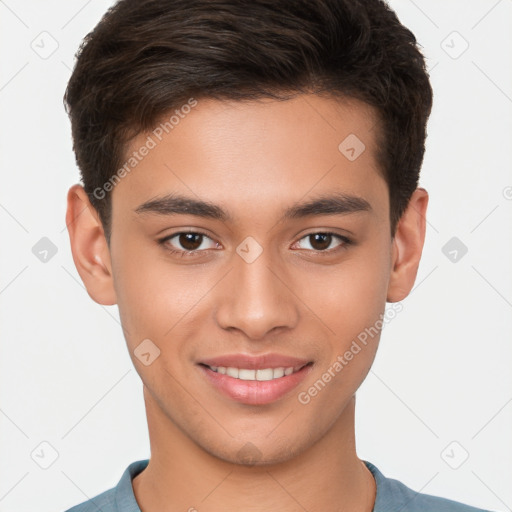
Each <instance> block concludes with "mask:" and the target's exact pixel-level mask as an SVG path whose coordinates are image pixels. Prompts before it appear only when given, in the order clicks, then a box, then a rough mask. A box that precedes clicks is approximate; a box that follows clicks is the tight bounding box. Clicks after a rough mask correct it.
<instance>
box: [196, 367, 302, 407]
mask: <svg viewBox="0 0 512 512" xmlns="http://www.w3.org/2000/svg"><path fill="white" fill-rule="evenodd" d="M311 367H312V365H311V364H308V365H306V366H304V367H302V368H301V369H300V370H299V371H298V372H295V373H292V374H291V375H285V376H283V377H279V378H278V379H273V380H241V379H235V378H233V377H229V376H228V375H226V374H222V373H217V372H214V371H213V370H211V369H210V368H208V367H206V366H203V365H199V368H200V369H201V371H202V372H203V374H204V375H205V376H206V378H207V379H208V380H209V381H210V382H211V383H212V384H213V385H214V386H215V388H216V389H218V390H219V391H220V392H221V393H223V394H224V395H227V396H228V397H229V398H231V399H233V400H236V401H237V402H241V403H243V404H249V405H264V404H269V403H272V402H275V401H277V400H279V399H280V398H282V397H283V396H285V395H286V394H287V393H289V392H290V391H291V390H292V389H294V388H295V387H297V386H298V385H299V384H300V383H301V382H302V381H303V380H304V379H305V377H306V375H307V374H308V373H309V372H310V371H311Z"/></svg>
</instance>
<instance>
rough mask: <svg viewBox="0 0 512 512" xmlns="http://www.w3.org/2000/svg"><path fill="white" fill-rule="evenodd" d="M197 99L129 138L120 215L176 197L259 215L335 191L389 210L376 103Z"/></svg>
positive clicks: (116, 194)
mask: <svg viewBox="0 0 512 512" xmlns="http://www.w3.org/2000/svg"><path fill="white" fill-rule="evenodd" d="M196 101H197V103H196V104H195V106H193V107H190V108H183V109H180V108H178V109H176V110H177V111H176V110H175V111H173V112H170V113H168V114H166V115H165V116H163V118H162V122H161V124H159V125H157V126H155V128H154V129H153V130H151V131H149V132H147V133H144V134H139V135H138V136H137V137H135V138H134V139H133V140H132V141H131V143H130V145H129V148H128V151H127V152H126V155H125V162H124V164H127V165H124V167H125V170H126V171H128V172H125V173H124V176H125V177H123V178H122V179H121V180H120V181H119V183H118V184H117V185H116V186H115V187H114V189H113V191H112V205H113V212H114V214H115V211H116V209H122V210H123V211H127V210H130V211H134V210H135V209H136V208H137V207H138V206H140V204H142V203H144V202H147V201H148V200H150V199H152V198H156V197H159V196H163V195H166V194H169V193H178V194H180V195H187V196H191V197H195V198H196V199H201V200H205V201H209V202H212V203H215V204H219V205H224V206H225V207H226V210H227V211H229V212H232V213H233V215H235V212H237V211H243V212H246V213H247V214H248V215H250V214H251V210H252V213H256V212H258V217H259V218H261V217H262V215H263V212H268V213H269V214H270V212H273V211H276V212H277V210H278V209H279V208H282V207H289V206H290V204H289V203H292V202H296V201H298V200H300V199H301V198H304V197H307V196H308V195H313V196H314V195H324V194H325V193H326V192H331V191H336V192H342V193H345V194H351V195H357V196H360V197H363V198H365V199H366V200H367V201H368V202H370V203H371V204H372V208H374V207H376V209H377V210H379V208H380V209H383V210H385V211H387V208H388V203H387V195H388V194H387V185H386V183H385V181H384V180H383V178H382V175H381V174H382V173H381V171H380V169H379V167H378V165H377V162H376V159H375V155H376V141H375V136H376V131H377V128H376V115H375V112H374V110H373V109H372V107H370V106H368V105H366V104H364V103H362V102H359V101H356V100H343V99H333V98H326V97H319V96H316V95H313V94H311V95H299V96H296V97H295V98H293V99H289V100H284V101H279V100H274V99H268V98H266V99H262V100H258V101H219V100H213V99H200V98H199V99H197V100H196ZM144 148H145V149H144ZM132 164H133V165H132ZM284 203H286V204H284Z"/></svg>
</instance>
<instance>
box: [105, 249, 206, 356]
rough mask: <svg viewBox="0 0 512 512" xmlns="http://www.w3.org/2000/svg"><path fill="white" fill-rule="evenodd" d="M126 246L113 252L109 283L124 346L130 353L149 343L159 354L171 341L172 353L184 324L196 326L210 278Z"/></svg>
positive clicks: (194, 268) (161, 256)
mask: <svg viewBox="0 0 512 512" xmlns="http://www.w3.org/2000/svg"><path fill="white" fill-rule="evenodd" d="M119 245H121V244H119ZM132 245H133V246H130V242H129V241H127V242H124V243H123V251H122V252H121V251H117V252H116V251H115V249H114V248H113V255H114V257H113V265H114V282H115V288H116V293H117V298H118V307H119V313H120V317H121V321H122V324H123V328H124V330H125V335H126V338H127V341H128V344H129V346H130V348H135V346H136V345H137V344H138V343H140V342H141V340H143V339H146V338H149V339H151V340H153V341H154V342H155V343H156V344H157V346H158V347H159V348H160V350H162V351H164V350H165V347H166V346H167V345H168V344H169V343H170V342H171V341H172V343H173V350H177V349H179V340H180V339H182V338H183V336H182V334H183V330H184V329H185V330H186V329H187V325H188V323H189V322H190V319H192V318H193V317H194V319H195V320H196V321H197V312H198V311H200V308H198V307H196V305H198V304H199V303H200V300H201V298H202V297H204V296H205V295H206V294H207V293H208V290H210V289H211V288H212V286H213V283H214V282H215V280H214V277H215V276H212V275H211V272H206V271H205V270H202V269H200V268H199V267H194V266H185V265H184V266H181V267H179V266H177V265H175V264H172V263H171V261H170V259H168V258H166V257H165V254H163V251H162V254H160V253H159V251H155V250H154V249H150V250H148V248H147V247H144V248H142V247H138V246H137V244H132ZM114 262H115V264H114ZM178 332H179V333H180V336H179V337H178V336H176V334H177V333H178Z"/></svg>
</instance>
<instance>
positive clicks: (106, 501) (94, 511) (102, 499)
mask: <svg viewBox="0 0 512 512" xmlns="http://www.w3.org/2000/svg"><path fill="white" fill-rule="evenodd" d="M115 493H116V488H115V487H113V488H112V489H109V490H108V491H105V492H102V493H101V494H98V496H95V497H94V498H91V499H90V500H87V501H84V502H83V503H80V504H79V505H75V506H74V507H72V508H70V509H68V510H66V512H98V510H101V512H117V510H116V508H115V506H116V502H115Z"/></svg>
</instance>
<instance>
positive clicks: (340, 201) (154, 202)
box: [135, 192, 372, 222]
mask: <svg viewBox="0 0 512 512" xmlns="http://www.w3.org/2000/svg"><path fill="white" fill-rule="evenodd" d="M370 211H372V207H371V205H370V203H369V202H368V201H367V200H366V199H364V198H362V197H359V196H354V195H349V194H345V193H340V192H338V193H334V194H324V195H322V196H319V197H316V198H314V199H311V200H309V201H307V202H304V203H299V204H296V205H294V206H291V207H289V208H287V209H286V210H285V212H284V215H283V218H284V219H298V218H303V217H311V216H320V215H345V214H349V213H357V212H370ZM135 212H136V213H138V214H157V215H194V216H197V217H203V218H207V219H214V220H220V221H223V222H225V221H231V220H233V219H232V216H231V215H230V214H229V213H228V212H227V211H226V210H224V209H223V208H222V207H220V206H219V205H216V204H214V203H211V202H208V201H202V200H198V199H194V198H191V197H186V196H182V195H179V194H167V195H165V196H162V197H156V198H154V199H150V200H149V201H146V202H145V203H143V204H141V205H140V206H138V207H137V208H135Z"/></svg>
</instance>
